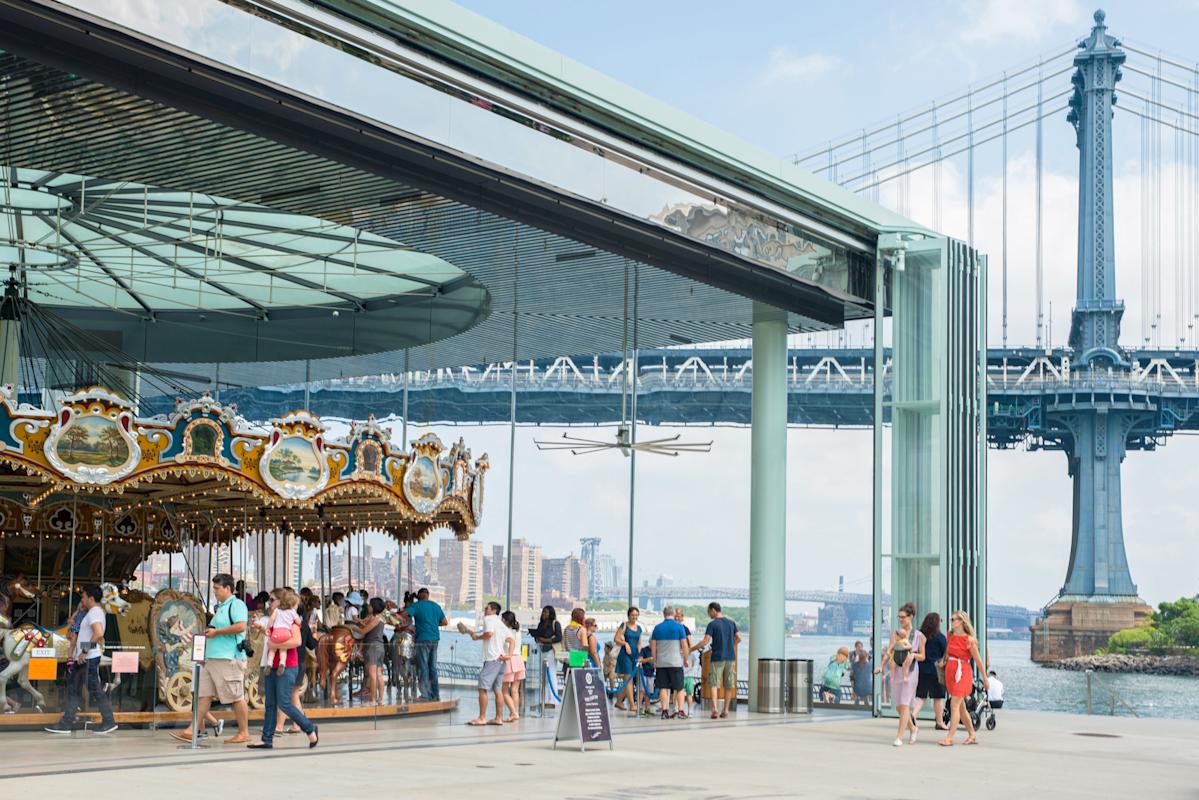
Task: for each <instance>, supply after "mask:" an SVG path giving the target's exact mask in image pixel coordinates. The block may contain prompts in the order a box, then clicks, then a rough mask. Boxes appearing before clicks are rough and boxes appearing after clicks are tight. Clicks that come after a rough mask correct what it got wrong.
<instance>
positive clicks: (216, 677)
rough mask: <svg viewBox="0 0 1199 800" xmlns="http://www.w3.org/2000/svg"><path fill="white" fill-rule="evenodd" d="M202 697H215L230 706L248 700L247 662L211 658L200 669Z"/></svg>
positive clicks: (237, 659) (200, 693) (238, 659)
mask: <svg viewBox="0 0 1199 800" xmlns="http://www.w3.org/2000/svg"><path fill="white" fill-rule="evenodd" d="M199 696H200V697H215V698H216V699H217V700H218V701H220V702H221V703H224V704H226V705H228V704H229V703H236V702H237V701H238V700H245V699H246V662H245V659H241V658H210V659H208V661H206V662H204V666H202V667H201V668H200V690H199Z"/></svg>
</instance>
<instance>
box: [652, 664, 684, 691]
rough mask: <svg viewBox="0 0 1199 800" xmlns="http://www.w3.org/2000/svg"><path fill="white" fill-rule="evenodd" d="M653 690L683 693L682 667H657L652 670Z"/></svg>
mask: <svg viewBox="0 0 1199 800" xmlns="http://www.w3.org/2000/svg"><path fill="white" fill-rule="evenodd" d="M654 688H655V689H657V690H658V691H662V690H663V689H665V690H666V691H668V692H681V691H683V668H682V667H658V668H657V669H655V670H654Z"/></svg>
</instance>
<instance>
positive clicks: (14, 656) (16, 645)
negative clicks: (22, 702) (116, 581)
mask: <svg viewBox="0 0 1199 800" xmlns="http://www.w3.org/2000/svg"><path fill="white" fill-rule="evenodd" d="M100 591H101V593H102V597H101V600H100V605H101V607H103V609H104V613H106V614H122V615H123V614H124V613H125V612H126V611H127V610H128V609H129V603H127V602H125V600H124V598H122V597H121V594H120V590H119V589H118V588H117V587H116V586H114V585H113V584H111V583H105V584H101V586H100ZM70 625H71V623H70V622H69V621H68V622H66V623H65V624H63V625H61V626H60V627H58V628H54V629H49V628H43V627H41V626H40V625H32V624H25V625H18V626H17V627H16V628H6V629H4V630H2V631H0V655H3V657H4V658H5V659H7V660H8V666H7V667H5V668H4V671H2V672H0V708H5V707H6V706H7V705H8V682H9V680H11V679H12V677H13V676H14V675H15V676H16V678H17V683H18V684H19V685H20V686H21V688H22V689H24V690H25V691H27V692H29V694H30V696H31V697H33V704H34V707H35V708H37V709H38V710H39V711H41V710H42V706H43V705H44V704H45V702H46V698H45V697H44V696H43V695H42V693H41V692H39V691H38V690H37V689H35V688H34V687H33V684H32V683H30V682H29V659H30V657H31V656H32V655H33V649H34V648H35V647H53V648H54V658H55V659H56V660H58V661H66V660H67V658H69V657H70V655H71V654H70V646H71V640H70V639H69V638H68V629H69V628H70ZM111 663H112V659H111V658H109V657H108V656H101V660H100V665H101V666H108V665H111Z"/></svg>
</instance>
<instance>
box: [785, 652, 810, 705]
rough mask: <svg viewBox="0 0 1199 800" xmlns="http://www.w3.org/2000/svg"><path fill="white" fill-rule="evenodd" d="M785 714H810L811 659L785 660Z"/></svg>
mask: <svg viewBox="0 0 1199 800" xmlns="http://www.w3.org/2000/svg"><path fill="white" fill-rule="evenodd" d="M787 713H789V714H811V713H812V659H810V658H789V659H787Z"/></svg>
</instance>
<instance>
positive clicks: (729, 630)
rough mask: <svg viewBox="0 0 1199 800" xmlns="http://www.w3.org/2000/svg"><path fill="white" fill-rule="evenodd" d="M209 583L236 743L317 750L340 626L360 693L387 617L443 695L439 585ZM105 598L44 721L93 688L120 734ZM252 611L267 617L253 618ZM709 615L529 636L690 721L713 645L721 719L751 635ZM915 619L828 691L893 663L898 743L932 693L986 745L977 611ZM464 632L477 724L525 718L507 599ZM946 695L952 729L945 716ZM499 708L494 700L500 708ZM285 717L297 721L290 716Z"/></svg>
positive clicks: (985, 672)
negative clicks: (108, 682)
mask: <svg viewBox="0 0 1199 800" xmlns="http://www.w3.org/2000/svg"><path fill="white" fill-rule="evenodd" d="M212 592H213V596H214V597H215V600H216V602H215V605H214V606H213V608H212V614H211V619H210V621H209V623H208V626H207V629H206V630H205V631H204V636H205V654H204V657H205V660H204V662H203V668H202V669H201V670H200V678H199V684H198V687H197V691H196V697H197V698H198V708H197V717H196V718H197V719H199V720H200V721H201V724H202V725H203V727H204V729H203V731H201V732H197V733H198V735H207V731H208V729H209V728H211V729H213V730H214V732H215V735H216V736H218V737H219V736H221V735H222V731H223V727H224V726H223V721H222V720H218V719H217V718H216V717H215V716H214V715H213V714H212V713H211V707H212V704H213V703H220V704H222V705H225V706H228V707H230V708H231V709H232V711H233V715H234V719H235V721H236V724H237V733H236V734H235V735H233V736H232V737H230V738H228V739H226V740H225V741H226V743H228V744H245V745H247V746H248V747H250V748H253V749H270V748H272V747H273V746H274V738H275V736H276V735H277V734H280V733H284V734H286V733H302V734H303V735H304V736H306V737H307V739H308V746H309V747H310V748H313V747H316V746H317V745H318V743H319V741H320V733H319V730H318V728H317V726H316V725H315V724H314V723H313V722H312V721H311V720H310V719H309V718H308V717H307V716H306V715H305V713H304V710H303V708H302V705H301V697H300V691H299V687H298V685H297V681H298V678H299V676H300V675H302V674H304V668H305V660H306V659H307V658H308V657H309V655H308V653H309V652H310V651H315V650H316V648H317V646H318V640H317V634H318V633H322V632H325V631H328V630H330V629H332V628H334V627H338V626H344V627H346V628H349V629H350V630H351V631H352V632H353V635H354V637H355V638H356V639H357V640H358V641H359V642H361V644H362V648H361V650H362V654H363V655H362V663H363V686H362V690H361V693H360V694H359V697H361V698H362V699H364V700H365V701H367V702H371V703H376V704H377V703H382V702H383V698H384V694H385V685H386V679H385V677H384V671H383V670H384V635H385V634H384V631H385V629H386V627H387V626H388V624H389V623H390V627H392V629H393V631H394V632H395V635H410V636H411V637H412V640H413V642H412V644H413V647H412V651H411V652H412V660H413V661H414V662H415V667H416V673H417V681H418V691H419V696H420V698H421V699H425V700H432V701H436V700H439V699H440V687H439V684H438V675H437V664H438V660H437V649H438V644H439V641H440V638H441V629H442V628H443V627H445V626H446V625H448V620H447V618H446V614H445V611H444V610H443V609H442V608H441V606H440V605H438V604H437V603H436V602H433V601H432V600H430V599H429V592H428V589H421V590H419V591H417V592H414V593H406V594H405V596H404V600H403V604H402V605H401V606H394V604H391V605H392V606H393V607H392V608H391V612H392V613H391V616H387V615H386V614H385V612H386V611H388V607H389V604H388V603H386V602H384V600H383V599H382V598H378V597H368V596H367V594H366V592H363V591H354V590H351V591H349V592H348V593H343V592H334V593H332V595H331V596H330V598H329V603H328V605H326V606H324V607H323V608H322V604H321V600H320V598H319V597H317V596H316V595H314V594H313V593H312V592H311V590H309V589H307V588H305V589H301V590H300V591H299V592H296V591H294V590H293V589H291V588H290V587H281V588H277V589H275V590H273V591H271V592H260V593H259V594H258V595H257V596H255V597H250V596H249V595H247V594H246V593H245V592H244V586H243V584H242V583H241V582H240V581H238V582H236V583H235V582H234V580H233V578H232V576H230V575H228V574H224V573H222V574H218V575H215V576H214V577H213V579H212ZM101 601H102V593H101V589H100V587H98V586H87V587H84V589H83V590H82V593H81V596H80V603H79V607H78V609H77V613H76V614H75V616H74V618H73V620H72V622H71V624H70V626H69V629H68V636H69V645H70V658H69V660H68V667H67V672H68V677H69V680H68V698H67V703H66V706H65V708H64V711H63V714H62V717H61V719H60V720H59V721H58V723H56V724H54V725H52V726H50V727H47V728H46V730H47V731H49V732H51V733H56V734H57V733H69V732H70V731H72V730H73V728H74V725H75V722H76V716H77V714H78V711H79V709H80V707H81V705H82V699H83V689H84V687H85V686H86V687H87V691H88V694H89V696H90V697H91V700H92V703H93V704H94V705H95V707H96V708H97V710H98V711H99V712H100V718H101V719H100V724H99V726H98V727H96V728H95V729H94V730H96V731H97V732H99V733H112V732H113V731H115V730H116V729H117V724H116V722H115V719H114V716H113V711H112V706H111V703H110V702H109V699H108V697H107V694H106V692H105V687H104V686H103V684H102V683H101V680H100V672H99V666H100V656H101V653H102V644H103V641H104V635H105V625H106V617H105V614H104V610H103V607H102V604H101ZM251 612H257V613H256V614H254V616H253V617H252V616H251ZM707 613H708V617H709V620H708V623H707V626H706V628H705V630H704V634H703V636H702V637H700V638H699V639H698V640H693V633H692V631H691V630H690V629H689V628H688V627H687V626H686V624H685V622H684V615H683V609H682V608H675V607H672V606H666V607H665V608H663V610H662V619H661V620H660V621H658V622H657V624H655V625H654V626H653V628H652V630H649V631H647V629H646V627H645V626H644V625H643V623H642V621H641V612H640V610H639V609H638V608H636V607H631V608H629V609H628V611H627V614H626V618H625V620H624V621H623V622H622V623H621V624H620V626H619V627H618V628H617V629H616V632H615V635H614V636H613V638H612V641H610V642H607V643H606V644H604V645H603V646H602V648H601V647H600V645H599V642H598V640H597V635H596V634H597V630H598V626H597V623H596V620H595V619H594V618H593V617H588V616H587V613H586V610H585V609H583V608H575V609H573V610H572V611H571V614H570V620H569V622H568V623H567V625H566V627H565V628H563V627H562V625H561V624H560V623H559V622H558V619H557V612H556V610H555V609H554V608H553V606H545V607H544V608H543V609H542V611H541V615H540V618H539V620H538V623H537V625H536V627H535V628H533V629H531V630H530V632H529V633H530V635H531V636H532V639H533V642H534V646H535V647H537V648H539V649H540V650H541V652H542V654H543V656H545V655H547V654H551V653H552V654H553V655H550V656H549V663H550V664H556V663H558V661H559V658H558V655H557V652H558V651H559V650H561V651H562V652H563V654H564V656H565V658H564V659H562V660H563V661H564V664H563V670H562V676H563V678H566V677H567V676H568V675H569V674H570V670H571V669H572V668H575V669H577V668H579V667H590V668H595V669H600V670H602V672H603V675H604V677H605V679H606V686H607V687H608V689H609V694H610V695H611V696H612V697H614V706H615V708H616V709H619V710H622V711H626V712H628V713H630V714H632V715H637V714H641V715H646V716H648V715H652V714H653V711H652V705H653V704H654V703H655V701H656V704H657V706H658V714H660V715H661V718H662V719H675V718H679V719H686V718H688V717H689V716H691V714H692V712H693V703H694V698H695V695H696V688H697V685H698V683H699V680H700V677H701V675H703V674H704V673H703V671H702V669H701V667H700V659H699V655H700V654H701V653H703V652H705V651H710V656H709V660H708V665H707V673H706V675H707V681H706V686H707V688H708V689H709V691H710V692H711V697H712V710H711V717H712V719H720V718H727V717H728V716H729V712H730V710H731V708H732V706H733V704H734V703H735V701H736V695H737V681H736V674H737V666H736V665H737V648H738V645H739V644H740V642H741V633H740V631H738V629H737V625H736V623H735V622H733V621H732V620H731V619H729V618H728V617H726V616H725V615H724V614H723V611H722V609H721V606H720V604H719V603H715V602H713V603H709V604H708V607H707ZM915 618H916V608H915V606H914V605H913V604H912V603H905V604H904V605H903V606H902V607H901V608H900V609H899V611H898V614H897V616H896V620H897V623H898V625H897V627H896V628H895V629H894V630H893V631H891V634H890V638H889V641H888V644H887V648H886V651H885V652H884V653H883V655H882V658H881V659H880V663H879V664H878V665H877V666H875V667H874V669H873V670H872V669H871V656H870V651H869V650H868V649H867V648H866V647H865V646H864V644H863V643H862V642H861V641H858V642H855V643H854V648H853V650H852V651H851V650H850V649H849V648H848V647H841V648H839V649H838V650H837V651H836V653H834V654H833V656H832V657H831V658H830V659H829V662H828V664H827V666H826V667H825V669H824V672H823V674H822V676H821V681H820V690H819V694H820V699H821V700H822V701H824V702H829V703H836V702H842V701H843V699H844V691H845V690H844V681H845V678H846V675H848V676H849V685H850V690H849V691H850V693H851V695H852V698H853V702H855V703H870V702H872V698H873V692H874V686H873V676H875V675H883V674H884V670H886V675H885V677H884V688H885V693H886V695H887V696H886V697H884V698H883V700H884V702H889V703H892V704H893V705H894V707H895V710H896V712H897V713H898V717H899V719H898V731H897V734H896V737H895V740H894V742H893V744H894V745H895V746H896V747H900V746H902V745H903V744H904V743H905V736H906V743H907V744H915V743H916V741H917V738H918V735H919V730H920V729H919V726H918V724H917V720H918V719H919V715H920V711H921V709H922V708H923V707H924V705H925V704H926V703H927V702H929V701H931V702H932V705H933V720H934V726H935V728H936V729H937V730H938V731H944V732H945V736H944V738H943V739H941V740H940V742H939V744H941V745H942V746H944V747H949V746H952V745H953V744H954V737H955V734H956V732H957V729H958V727H959V726H964V727H965V728H966V733H967V736H966V739H965V742H964V744H966V745H974V744H977V741H978V739H977V732H976V730H975V722H974V720H972V714H971V713H969V709H968V708H967V704H966V699H967V698H968V697H970V696H971V695H972V693H973V692H974V691H975V684H976V681H975V678H974V676H975V669H976V668H977V670H978V675H979V680H978V682H977V683H979V684H980V685H981V689H982V691H983V692H985V693H986V694H987V697H988V698H989V700H990V705H991V707H992V709H994V708H998V707H1000V706H1002V703H1003V684H1002V683H1001V682H1000V681H999V680H998V678H997V677H996V675H995V672H994V671H993V670H989V669H987V665H986V664H984V662H983V661H982V659H981V657H980V654H979V646H978V638H977V636H976V634H975V631H974V627H973V624H972V622H971V620H970V617H969V615H967V614H966V612H964V611H954V612H953V613H952V614H951V615H950V626H949V633H948V635H946V634H944V633H942V632H941V616H940V614H938V613H936V612H930V613H928V614H926V615H925V616H924V619H923V621H922V622H921V624H920V626H919V627H918V628H917V627H916V626H915ZM252 619H253V620H254V621H253V622H251V620H252ZM251 624H255V625H258V626H260V627H261V629H262V631H263V639H262V641H263V646H262V648H261V649H262V652H261V653H260V654H257V657H258V658H259V659H260V661H259V671H260V674H261V676H262V694H263V698H264V704H265V705H264V712H263V724H262V732H261V735H260V737H259V738H258V739H257V740H252V739H251V737H250V732H249V707H248V704H247V701H246V696H245V684H246V663H247V659H248V658H252V657H255V655H256V654H255V653H254V652H253V650H252V648H251V647H250V646H249V645H248V642H247V634H248V633H249V626H250V625H251ZM459 630H460V631H461V632H462V633H464V634H468V635H469V636H470V637H471V639H472V640H474V641H477V642H481V644H482V664H481V666H480V668H479V674H478V687H477V688H478V703H479V708H478V714H477V715H476V716H475V717H474V718H473V719H471V720H470V721H468V722H467V724H468V725H471V726H484V725H493V726H500V725H506V724H511V723H514V722H517V721H519V720H520V708H521V698H522V696H523V692H524V681H525V679H526V665H525V661H524V657H523V647H522V632H521V627H520V623H519V622H518V620H517V617H516V615H515V613H514V612H512V611H511V610H507V611H505V610H503V608H502V606H501V605H500V604H499V603H497V602H494V601H493V602H489V603H487V604H486V606H485V607H484V610H483V616H482V619H481V624H480V625H479V626H478V627H477V628H470V627H468V626H465V625H463V624H461V623H460V624H459ZM601 653H602V655H601ZM546 679H547V680H546V682H545V687H544V691H545V698H544V699H545V701H546V705H547V706H553V705H554V704H555V703H556V702H557V701H558V698H559V697H560V691H559V688H558V673H557V670H555V669H553V668H552V667H551V668H548V669H547V670H546ZM947 699H948V702H949V714H948V724H943V722H944V721H945V719H944V705H945V702H946V700H947ZM489 705H493V706H494V710H493V712H492V713H491V714H490V715H489V714H488V707H489ZM285 718H286V719H287V720H290V725H287V724H285ZM170 735H171V736H174V737H175V738H177V739H180V740H184V741H191V740H192V738H193V731H192V729H191V727H190V726H188V727H187V728H184V729H182V730H178V731H171V732H170Z"/></svg>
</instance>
